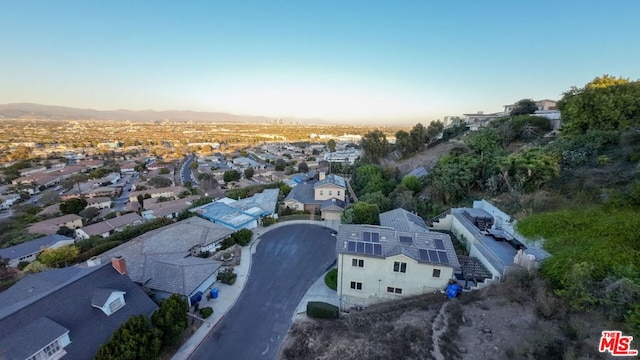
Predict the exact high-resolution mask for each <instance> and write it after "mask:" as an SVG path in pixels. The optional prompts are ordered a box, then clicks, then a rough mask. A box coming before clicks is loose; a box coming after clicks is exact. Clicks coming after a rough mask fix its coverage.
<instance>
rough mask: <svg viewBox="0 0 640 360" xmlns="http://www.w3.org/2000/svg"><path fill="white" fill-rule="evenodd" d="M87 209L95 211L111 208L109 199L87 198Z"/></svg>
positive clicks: (104, 197)
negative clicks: (90, 208)
mask: <svg viewBox="0 0 640 360" xmlns="http://www.w3.org/2000/svg"><path fill="white" fill-rule="evenodd" d="M86 200H87V207H94V208H96V209H108V208H110V207H111V203H112V202H111V198H109V197H106V196H100V197H92V198H87V199H86Z"/></svg>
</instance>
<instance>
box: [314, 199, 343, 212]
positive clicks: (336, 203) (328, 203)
mask: <svg viewBox="0 0 640 360" xmlns="http://www.w3.org/2000/svg"><path fill="white" fill-rule="evenodd" d="M331 207H337V208H340V209H342V210H344V208H345V207H347V203H346V202H344V201H342V200H340V199H336V198H333V199H327V200H324V201H323V202H322V203H321V204H320V210H323V211H324V210H326V209H329V208H331Z"/></svg>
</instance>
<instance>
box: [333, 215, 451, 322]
mask: <svg viewBox="0 0 640 360" xmlns="http://www.w3.org/2000/svg"><path fill="white" fill-rule="evenodd" d="M399 228H402V227H400V226H399ZM336 252H337V254H338V288H337V291H338V296H339V298H340V305H341V308H342V309H343V310H348V309H350V308H354V307H356V308H358V307H365V306H369V305H372V304H375V303H380V302H384V301H389V300H396V299H399V298H401V297H403V296H412V295H420V294H425V293H429V292H434V291H438V290H443V289H445V288H446V286H447V284H448V282H449V280H450V279H453V278H454V271H455V270H457V269H459V267H460V264H459V262H458V258H457V256H456V252H455V250H454V248H453V244H452V242H451V238H450V237H449V235H447V234H444V233H439V232H435V231H428V230H426V229H424V228H423V229H421V230H420V231H419V232H415V231H405V230H398V229H395V228H393V227H389V226H377V225H353V224H342V225H340V229H339V230H338V234H337V242H336Z"/></svg>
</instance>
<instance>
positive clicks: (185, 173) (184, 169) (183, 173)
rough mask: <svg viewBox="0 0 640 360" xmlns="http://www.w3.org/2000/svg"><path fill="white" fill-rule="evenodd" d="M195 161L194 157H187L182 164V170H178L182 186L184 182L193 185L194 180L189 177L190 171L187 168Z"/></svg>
mask: <svg viewBox="0 0 640 360" xmlns="http://www.w3.org/2000/svg"><path fill="white" fill-rule="evenodd" d="M195 160H196V157H195V156H194V155H189V156H188V157H187V159H186V160H185V162H184V164H182V168H181V169H180V179H181V180H182V185H184V183H185V182H191V183H192V184H195V180H194V179H193V177H192V176H191V169H190V168H189V165H191V163H192V162H194V161H195Z"/></svg>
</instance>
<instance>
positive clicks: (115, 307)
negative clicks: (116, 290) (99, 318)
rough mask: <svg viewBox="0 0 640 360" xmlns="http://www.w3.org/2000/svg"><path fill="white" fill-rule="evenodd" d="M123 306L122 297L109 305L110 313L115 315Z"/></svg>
mask: <svg viewBox="0 0 640 360" xmlns="http://www.w3.org/2000/svg"><path fill="white" fill-rule="evenodd" d="M123 306H124V301H122V298H121V297H118V298H116V299H115V300H113V301H112V302H111V303H110V304H109V311H111V313H112V314H113V313H114V312H116V311H117V310H118V309H120V308H121V307H123Z"/></svg>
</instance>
